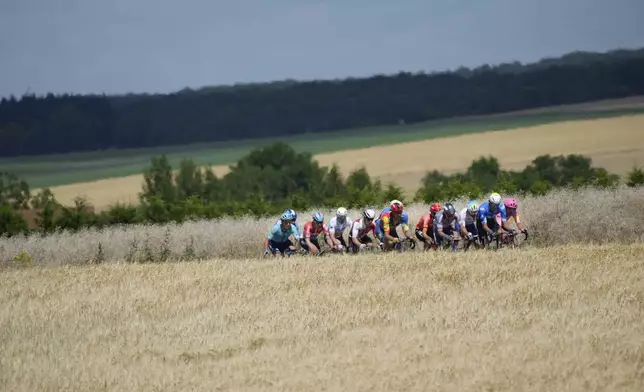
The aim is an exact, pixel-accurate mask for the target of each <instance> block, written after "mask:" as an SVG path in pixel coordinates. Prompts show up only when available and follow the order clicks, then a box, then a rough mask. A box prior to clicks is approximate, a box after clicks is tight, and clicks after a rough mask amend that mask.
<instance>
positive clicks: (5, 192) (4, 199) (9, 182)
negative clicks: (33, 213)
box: [0, 172, 31, 210]
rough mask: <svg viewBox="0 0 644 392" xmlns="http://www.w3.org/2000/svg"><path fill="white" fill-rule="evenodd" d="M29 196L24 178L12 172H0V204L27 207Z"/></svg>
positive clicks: (20, 207)
mask: <svg viewBox="0 0 644 392" xmlns="http://www.w3.org/2000/svg"><path fill="white" fill-rule="evenodd" d="M30 197H31V195H30V191H29V185H28V184H27V183H26V182H25V181H24V180H21V179H20V178H18V176H16V175H15V174H12V173H7V172H2V173H0V205H8V206H11V208H13V209H15V210H19V209H28V208H29V199H30Z"/></svg>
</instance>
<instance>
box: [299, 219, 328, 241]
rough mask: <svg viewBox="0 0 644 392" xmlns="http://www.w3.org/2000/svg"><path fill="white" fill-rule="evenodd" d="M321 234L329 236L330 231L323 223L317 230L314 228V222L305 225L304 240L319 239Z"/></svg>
mask: <svg viewBox="0 0 644 392" xmlns="http://www.w3.org/2000/svg"><path fill="white" fill-rule="evenodd" d="M320 233H324V235H325V236H327V235H329V230H328V229H327V227H326V225H325V224H324V223H321V224H319V225H318V227H317V228H315V227H313V221H308V222H306V223H305V224H304V235H303V236H302V238H311V237H313V238H317V237H318V236H319V235H320Z"/></svg>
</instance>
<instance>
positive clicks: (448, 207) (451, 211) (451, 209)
mask: <svg viewBox="0 0 644 392" xmlns="http://www.w3.org/2000/svg"><path fill="white" fill-rule="evenodd" d="M443 211H444V212H445V213H446V214H447V215H448V216H452V215H454V214H455V213H456V209H455V208H454V205H453V204H452V203H445V205H444V206H443Z"/></svg>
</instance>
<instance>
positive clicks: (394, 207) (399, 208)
mask: <svg viewBox="0 0 644 392" xmlns="http://www.w3.org/2000/svg"><path fill="white" fill-rule="evenodd" d="M389 207H390V208H391V212H397V213H401V212H403V203H402V202H401V201H400V200H392V201H391V204H390V205H389Z"/></svg>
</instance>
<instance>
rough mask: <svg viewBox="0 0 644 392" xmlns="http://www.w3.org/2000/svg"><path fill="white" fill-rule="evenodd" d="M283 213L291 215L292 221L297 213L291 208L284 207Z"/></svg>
mask: <svg viewBox="0 0 644 392" xmlns="http://www.w3.org/2000/svg"><path fill="white" fill-rule="evenodd" d="M284 213H285V214H290V215H291V216H292V217H293V222H295V221H296V220H297V213H295V211H293V210H291V209H286V210H284Z"/></svg>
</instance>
